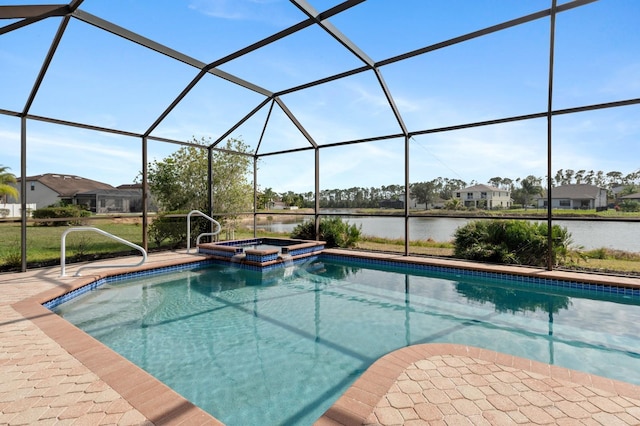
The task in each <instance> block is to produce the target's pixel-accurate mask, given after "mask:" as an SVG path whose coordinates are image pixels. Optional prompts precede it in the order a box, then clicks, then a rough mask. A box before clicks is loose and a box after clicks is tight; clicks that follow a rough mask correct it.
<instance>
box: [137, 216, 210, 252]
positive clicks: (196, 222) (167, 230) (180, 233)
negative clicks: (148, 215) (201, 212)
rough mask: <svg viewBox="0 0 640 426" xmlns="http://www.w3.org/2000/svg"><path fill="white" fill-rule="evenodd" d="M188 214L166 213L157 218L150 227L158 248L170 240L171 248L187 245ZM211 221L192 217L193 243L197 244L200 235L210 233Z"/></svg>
mask: <svg viewBox="0 0 640 426" xmlns="http://www.w3.org/2000/svg"><path fill="white" fill-rule="evenodd" d="M187 213H188V212H165V213H162V214H159V215H158V216H156V218H155V219H154V220H153V222H151V224H150V225H149V237H150V238H151V239H152V240H153V241H154V242H155V243H156V245H157V246H158V247H160V245H161V244H162V243H163V242H164V241H165V240H168V241H169V244H170V246H171V248H178V247H181V246H185V245H186V243H187V219H186V217H185V216H186V215H187ZM209 223H210V222H209V221H208V220H206V219H205V218H203V217H201V216H192V217H191V242H192V243H195V241H196V239H197V238H198V235H200V234H201V233H205V232H209V229H210V228H209Z"/></svg>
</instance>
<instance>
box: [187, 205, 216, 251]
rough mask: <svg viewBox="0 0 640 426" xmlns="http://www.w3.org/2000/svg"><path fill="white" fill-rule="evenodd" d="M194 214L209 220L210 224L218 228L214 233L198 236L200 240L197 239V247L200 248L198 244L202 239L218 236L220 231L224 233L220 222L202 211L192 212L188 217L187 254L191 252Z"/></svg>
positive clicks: (204, 233)
mask: <svg viewBox="0 0 640 426" xmlns="http://www.w3.org/2000/svg"><path fill="white" fill-rule="evenodd" d="M194 213H195V214H197V215H198V216H202V217H204V218H205V219H208V220H209V222H211V223H213V224H215V225H216V228H217V229H216V230H215V231H214V232H203V233H202V234H200V235H198V238H196V247H198V244H200V238H202V237H204V236H211V237H213V236H216V235H218V234H219V233H220V231H222V226H220V222H218V221H217V220H215V219H214V218H212V217H209V216H207V215H206V214H204V213H202V212H201V211H200V210H191V211H190V212H189V214H188V215H187V253H189V252H190V251H191V215H192V214H194Z"/></svg>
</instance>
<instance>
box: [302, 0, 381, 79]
mask: <svg viewBox="0 0 640 426" xmlns="http://www.w3.org/2000/svg"><path fill="white" fill-rule="evenodd" d="M290 1H291V3H293V4H295V5H296V6H297V7H298V9H300V10H301V11H302V13H304V14H305V15H307V16H308V17H309V18H310V19H312V20H313V21H314V22H315V23H316V24H318V25H319V26H320V27H321V28H322V29H323V30H325V31H326V32H327V33H329V35H331V37H333V38H334V39H336V41H337V42H338V43H340V44H341V45H342V46H344V47H345V48H346V49H347V50H349V51H350V52H351V53H352V54H353V55H355V56H356V57H357V58H358V59H360V60H361V61H362V62H364V63H365V64H367V66H368V67H369V68H373V65H374V61H373V59H371V58H370V57H369V56H368V55H367V54H366V53H365V52H364V51H363V50H362V49H360V48H359V47H358V46H356V44H355V43H353V42H352V41H351V40H349V38H348V37H347V36H345V35H344V34H342V32H341V31H340V30H339V29H337V28H336V27H335V26H334V25H333V24H332V23H331V22H329V21H328V20H327V19H328V17H327V15H323V14H319V13H318V12H316V10H315V9H314V8H313V6H311V5H310V4H309V3H308V2H307V1H306V0H290ZM363 1H364V0H353V1H351V2H345V3H350V7H352V6H355V5H357V4H360V3H362V2H363Z"/></svg>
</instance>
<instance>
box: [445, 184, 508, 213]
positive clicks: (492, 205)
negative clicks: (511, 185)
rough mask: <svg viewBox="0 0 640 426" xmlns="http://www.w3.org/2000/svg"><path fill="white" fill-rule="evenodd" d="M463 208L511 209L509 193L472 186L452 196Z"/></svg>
mask: <svg viewBox="0 0 640 426" xmlns="http://www.w3.org/2000/svg"><path fill="white" fill-rule="evenodd" d="M453 196H454V198H457V199H459V200H460V202H461V203H462V204H463V205H464V206H465V207H475V208H478V209H506V208H509V207H511V191H509V190H507V189H500V188H496V187H495V186H489V185H483V184H479V185H473V186H470V187H468V188H464V189H460V190H459V191H456V192H455V193H454V194H453Z"/></svg>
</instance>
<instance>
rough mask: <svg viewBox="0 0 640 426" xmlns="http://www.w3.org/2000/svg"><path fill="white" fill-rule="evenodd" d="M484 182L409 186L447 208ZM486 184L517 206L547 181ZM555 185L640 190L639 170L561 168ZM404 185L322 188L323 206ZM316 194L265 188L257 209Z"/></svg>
mask: <svg viewBox="0 0 640 426" xmlns="http://www.w3.org/2000/svg"><path fill="white" fill-rule="evenodd" d="M480 183H482V182H478V181H475V180H472V181H471V182H466V181H463V180H461V179H450V178H446V177H445V178H443V177H438V178H435V179H432V180H430V181H423V182H415V183H411V184H410V186H409V190H410V194H411V198H412V199H414V200H415V201H416V202H417V203H418V204H425V205H427V206H428V205H429V204H434V203H437V202H440V203H442V205H443V206H444V207H445V208H449V209H457V208H459V207H460V203H459V202H458V201H459V200H458V199H457V198H456V197H455V196H454V195H455V193H456V192H458V191H460V190H461V189H464V188H466V187H469V186H473V185H477V184H480ZM486 184H487V185H489V186H493V187H495V188H498V189H501V190H505V191H510V192H511V198H512V199H513V201H514V204H516V205H522V206H527V205H530V204H531V202H532V201H533V200H534V198H535V197H536V196H539V195H541V194H542V193H543V192H544V188H545V187H546V184H547V179H546V176H545V177H536V176H533V175H529V176H526V177H524V178H515V179H512V178H509V177H501V176H495V177H492V178H491V179H489V180H488V181H487V182H486ZM551 184H552V186H561V185H570V184H588V185H594V186H598V187H600V188H605V189H607V190H609V191H610V196H611V197H613V194H612V192H611V191H612V190H613V189H614V188H615V187H618V186H622V187H623V189H622V190H621V191H620V195H627V194H632V193H636V192H640V169H638V170H637V171H635V172H631V173H628V174H624V173H621V172H619V171H610V172H606V173H605V172H603V171H601V170H598V171H594V170H588V171H587V170H577V171H575V170H572V169H559V170H558V171H557V172H556V174H555V175H554V176H553V179H552V180H551ZM404 194H405V189H404V185H383V186H381V187H359V186H354V187H351V188H334V189H322V190H320V207H323V208H377V207H379V206H380V203H381V202H383V201H385V200H391V201H394V200H397V201H403V200H404ZM314 200H315V197H314V193H313V192H311V191H309V192H305V193H295V192H293V191H287V192H283V193H277V192H275V191H274V190H273V188H266V189H264V190H262V191H260V192H259V194H258V208H259V209H268V208H272V207H273V206H274V204H275V203H276V202H281V203H283V204H284V205H286V206H296V207H300V208H304V207H307V208H312V207H314V203H315V202H314Z"/></svg>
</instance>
